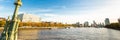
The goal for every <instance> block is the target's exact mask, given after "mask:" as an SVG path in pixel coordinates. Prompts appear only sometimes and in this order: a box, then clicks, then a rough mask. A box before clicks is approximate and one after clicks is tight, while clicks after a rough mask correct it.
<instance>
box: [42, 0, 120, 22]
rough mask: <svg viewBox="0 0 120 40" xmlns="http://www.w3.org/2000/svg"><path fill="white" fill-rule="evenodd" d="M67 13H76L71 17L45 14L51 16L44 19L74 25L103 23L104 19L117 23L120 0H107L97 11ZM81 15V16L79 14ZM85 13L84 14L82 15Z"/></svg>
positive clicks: (119, 12)
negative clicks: (94, 22) (79, 23)
mask: <svg viewBox="0 0 120 40" xmlns="http://www.w3.org/2000/svg"><path fill="white" fill-rule="evenodd" d="M79 11H80V10H77V11H74V10H73V11H69V13H72V14H73V13H77V14H73V15H64V14H63V15H57V16H56V15H55V14H52V15H51V14H49V15H48V14H47V16H52V17H48V18H44V19H43V20H46V21H48V20H49V21H56V22H63V23H65V22H67V23H75V22H78V21H79V22H81V23H84V22H85V21H89V22H90V23H92V21H93V20H95V21H96V22H104V20H105V18H109V19H110V21H111V22H117V19H118V18H119V17H120V0H107V1H106V2H105V4H104V5H102V6H99V7H98V9H94V10H93V9H92V10H84V12H79ZM80 13H82V14H80ZM83 13H85V14H83Z"/></svg>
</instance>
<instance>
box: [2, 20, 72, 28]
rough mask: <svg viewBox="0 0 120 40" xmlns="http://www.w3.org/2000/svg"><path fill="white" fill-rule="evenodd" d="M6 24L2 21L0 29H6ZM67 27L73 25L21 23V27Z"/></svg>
mask: <svg viewBox="0 0 120 40" xmlns="http://www.w3.org/2000/svg"><path fill="white" fill-rule="evenodd" d="M5 24H6V21H5V20H1V21H0V27H4V26H5ZM24 26H27V27H66V26H72V25H71V24H63V23H57V22H20V23H19V27H24Z"/></svg>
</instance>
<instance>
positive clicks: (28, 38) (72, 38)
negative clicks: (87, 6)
mask: <svg viewBox="0 0 120 40" xmlns="http://www.w3.org/2000/svg"><path fill="white" fill-rule="evenodd" d="M18 35H19V36H18V40H120V31H118V30H113V29H107V28H70V29H51V30H40V29H27V30H19V34H18Z"/></svg>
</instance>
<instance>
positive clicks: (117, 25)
mask: <svg viewBox="0 0 120 40" xmlns="http://www.w3.org/2000/svg"><path fill="white" fill-rule="evenodd" d="M105 27H106V28H112V29H117V30H120V23H111V24H110V25H106V26H105Z"/></svg>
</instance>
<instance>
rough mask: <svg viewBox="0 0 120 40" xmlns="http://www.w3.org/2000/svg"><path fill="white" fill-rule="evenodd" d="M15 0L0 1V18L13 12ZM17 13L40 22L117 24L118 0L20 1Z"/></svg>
mask: <svg viewBox="0 0 120 40" xmlns="http://www.w3.org/2000/svg"><path fill="white" fill-rule="evenodd" d="M14 2H15V0H0V17H7V16H9V15H12V14H13V12H14V8H15V7H14V5H13V3H14ZM22 3H23V5H22V7H21V8H20V10H19V13H28V14H34V15H37V16H39V17H41V18H42V21H54V22H63V23H76V22H80V23H84V22H85V21H88V22H90V23H92V22H93V20H95V21H96V22H98V23H99V22H104V20H105V18H109V19H110V22H118V21H117V19H118V18H119V17H120V0H22Z"/></svg>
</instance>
